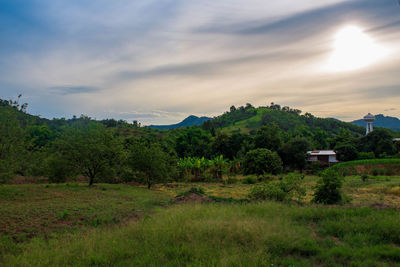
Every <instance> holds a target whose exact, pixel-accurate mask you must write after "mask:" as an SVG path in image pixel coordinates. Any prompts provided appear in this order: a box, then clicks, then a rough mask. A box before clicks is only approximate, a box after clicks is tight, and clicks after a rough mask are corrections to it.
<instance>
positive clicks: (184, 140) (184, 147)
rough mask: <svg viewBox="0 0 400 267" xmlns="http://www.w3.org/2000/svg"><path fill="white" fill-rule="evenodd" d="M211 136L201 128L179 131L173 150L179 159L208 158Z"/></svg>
mask: <svg viewBox="0 0 400 267" xmlns="http://www.w3.org/2000/svg"><path fill="white" fill-rule="evenodd" d="M210 144H211V136H210V134H208V133H207V132H206V131H204V130H202V129H201V128H195V127H192V128H187V129H183V130H180V134H179V136H178V137H177V138H176V145H175V150H176V152H177V154H178V156H179V157H180V158H183V157H208V156H210V151H211V149H210Z"/></svg>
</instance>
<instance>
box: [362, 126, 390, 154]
mask: <svg viewBox="0 0 400 267" xmlns="http://www.w3.org/2000/svg"><path fill="white" fill-rule="evenodd" d="M359 150H360V151H363V152H370V151H372V152H374V154H375V156H376V157H379V156H380V155H381V154H384V153H385V154H388V155H393V154H394V152H395V149H394V145H393V136H392V134H391V132H390V131H389V130H388V129H383V128H377V129H375V130H374V131H373V132H371V133H369V134H368V135H366V136H364V137H362V138H361V139H360V142H359Z"/></svg>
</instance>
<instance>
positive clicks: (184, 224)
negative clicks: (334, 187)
mask: <svg viewBox="0 0 400 267" xmlns="http://www.w3.org/2000/svg"><path fill="white" fill-rule="evenodd" d="M399 224H400V216H399V214H398V211H396V210H394V209H385V210H376V209H373V208H369V207H362V208H345V207H323V206H308V207H301V206H297V205H287V204H281V203H274V202H262V203H249V204H219V203H214V204H183V205H174V206H171V207H169V208H166V209H164V210H161V211H159V212H157V213H155V214H153V215H152V216H151V217H148V218H146V219H144V220H140V221H134V222H131V223H129V224H128V225H126V226H124V227H120V228H105V229H102V228H97V229H94V230H93V231H89V232H86V233H83V234H74V235H71V236H69V237H68V238H60V239H51V240H47V241H46V240H43V239H34V240H32V241H31V242H29V243H26V244H23V245H21V250H22V251H21V252H20V253H15V254H9V255H6V257H5V258H4V262H5V264H6V265H7V266H343V265H351V266H398V265H399V264H400V228H399V227H398V225H399Z"/></svg>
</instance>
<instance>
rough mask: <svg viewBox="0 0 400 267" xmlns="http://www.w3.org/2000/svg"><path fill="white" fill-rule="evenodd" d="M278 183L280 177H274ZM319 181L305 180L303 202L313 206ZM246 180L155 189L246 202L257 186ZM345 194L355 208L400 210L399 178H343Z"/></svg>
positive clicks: (171, 185) (310, 178) (174, 194)
mask: <svg viewBox="0 0 400 267" xmlns="http://www.w3.org/2000/svg"><path fill="white" fill-rule="evenodd" d="M275 179H278V177H275ZM318 179H319V177H317V176H306V177H305V178H304V180H303V184H302V185H303V186H304V187H305V188H306V190H307V195H306V196H305V198H304V200H303V202H304V203H305V204H306V203H310V202H311V201H312V199H313V193H314V187H315V185H316V184H317V181H318ZM242 181H243V179H241V180H239V181H238V182H237V183H235V184H221V183H173V184H167V185H158V186H156V189H157V190H160V191H162V192H165V193H166V194H168V195H170V196H171V197H174V196H176V195H178V194H180V193H183V192H185V191H188V190H189V189H190V188H191V187H198V186H200V187H202V188H203V189H204V191H205V193H206V194H207V195H209V196H215V197H222V198H233V199H237V200H240V199H246V198H248V195H249V193H250V191H251V188H252V187H253V186H255V185H257V184H258V185H261V184H263V183H257V184H243V183H242ZM343 192H344V193H345V195H346V196H347V197H349V198H350V199H351V203H352V204H363V205H373V204H377V203H384V204H385V205H390V206H394V207H400V176H369V177H368V179H367V180H366V181H362V179H361V177H360V176H357V175H355V176H347V177H345V178H343Z"/></svg>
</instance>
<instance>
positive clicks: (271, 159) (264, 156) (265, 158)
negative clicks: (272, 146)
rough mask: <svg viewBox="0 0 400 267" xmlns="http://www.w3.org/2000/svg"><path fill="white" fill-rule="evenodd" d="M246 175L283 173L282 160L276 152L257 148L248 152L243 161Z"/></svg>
mask: <svg viewBox="0 0 400 267" xmlns="http://www.w3.org/2000/svg"><path fill="white" fill-rule="evenodd" d="M243 171H244V173H245V174H257V175H262V174H264V173H272V174H278V173H280V172H281V171H282V160H281V158H280V157H279V155H278V154H277V153H276V152H272V151H271V150H268V149H266V148H257V149H254V150H250V151H249V152H247V154H246V156H245V157H244V160H243Z"/></svg>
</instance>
